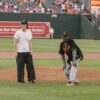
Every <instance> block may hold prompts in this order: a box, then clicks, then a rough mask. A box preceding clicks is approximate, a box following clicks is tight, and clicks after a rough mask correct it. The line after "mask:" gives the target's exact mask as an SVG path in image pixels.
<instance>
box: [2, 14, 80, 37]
mask: <svg viewBox="0 0 100 100" xmlns="http://www.w3.org/2000/svg"><path fill="white" fill-rule="evenodd" d="M22 19H28V20H29V21H32V22H50V24H51V26H52V27H53V28H54V31H55V34H54V38H61V35H62V32H63V31H67V32H68V33H69V35H70V36H71V37H72V38H80V21H81V18H80V15H67V14H58V15H55V14H54V15H52V14H13V13H11V14H9V13H1V14H0V21H21V20H22Z"/></svg>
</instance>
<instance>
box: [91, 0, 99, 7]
mask: <svg viewBox="0 0 100 100" xmlns="http://www.w3.org/2000/svg"><path fill="white" fill-rule="evenodd" d="M91 7H100V0H91Z"/></svg>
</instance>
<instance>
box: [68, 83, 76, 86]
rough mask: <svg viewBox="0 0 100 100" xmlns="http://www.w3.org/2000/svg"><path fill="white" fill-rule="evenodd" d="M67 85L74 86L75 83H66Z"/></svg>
mask: <svg viewBox="0 0 100 100" xmlns="http://www.w3.org/2000/svg"><path fill="white" fill-rule="evenodd" d="M66 85H67V86H75V83H67V84H66Z"/></svg>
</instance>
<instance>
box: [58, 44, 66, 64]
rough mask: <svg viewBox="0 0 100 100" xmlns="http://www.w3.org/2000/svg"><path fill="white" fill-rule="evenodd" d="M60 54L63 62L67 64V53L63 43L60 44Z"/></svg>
mask: <svg viewBox="0 0 100 100" xmlns="http://www.w3.org/2000/svg"><path fill="white" fill-rule="evenodd" d="M59 54H60V55H61V59H62V62H63V64H64V65H65V63H66V58H65V54H64V50H63V43H61V44H60V48H59Z"/></svg>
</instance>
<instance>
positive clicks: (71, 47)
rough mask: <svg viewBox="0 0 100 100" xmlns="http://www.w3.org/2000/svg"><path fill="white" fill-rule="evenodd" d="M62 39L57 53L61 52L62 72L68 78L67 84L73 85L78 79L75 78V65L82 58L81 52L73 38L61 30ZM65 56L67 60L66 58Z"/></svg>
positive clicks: (76, 65)
mask: <svg viewBox="0 0 100 100" xmlns="http://www.w3.org/2000/svg"><path fill="white" fill-rule="evenodd" d="M62 38H63V41H62V42H61V44H60V49H59V53H60V54H61V57H62V61H63V63H64V67H63V69H64V72H65V74H66V76H67V78H68V84H67V85H68V86H74V85H75V84H76V83H79V81H78V80H77V78H76V73H77V67H78V64H79V62H80V61H81V60H83V54H82V52H81V50H80V48H79V47H78V46H77V45H76V43H75V42H74V40H72V39H71V38H69V37H68V33H67V32H63V36H62ZM66 56H67V58H68V59H67V60H66Z"/></svg>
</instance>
